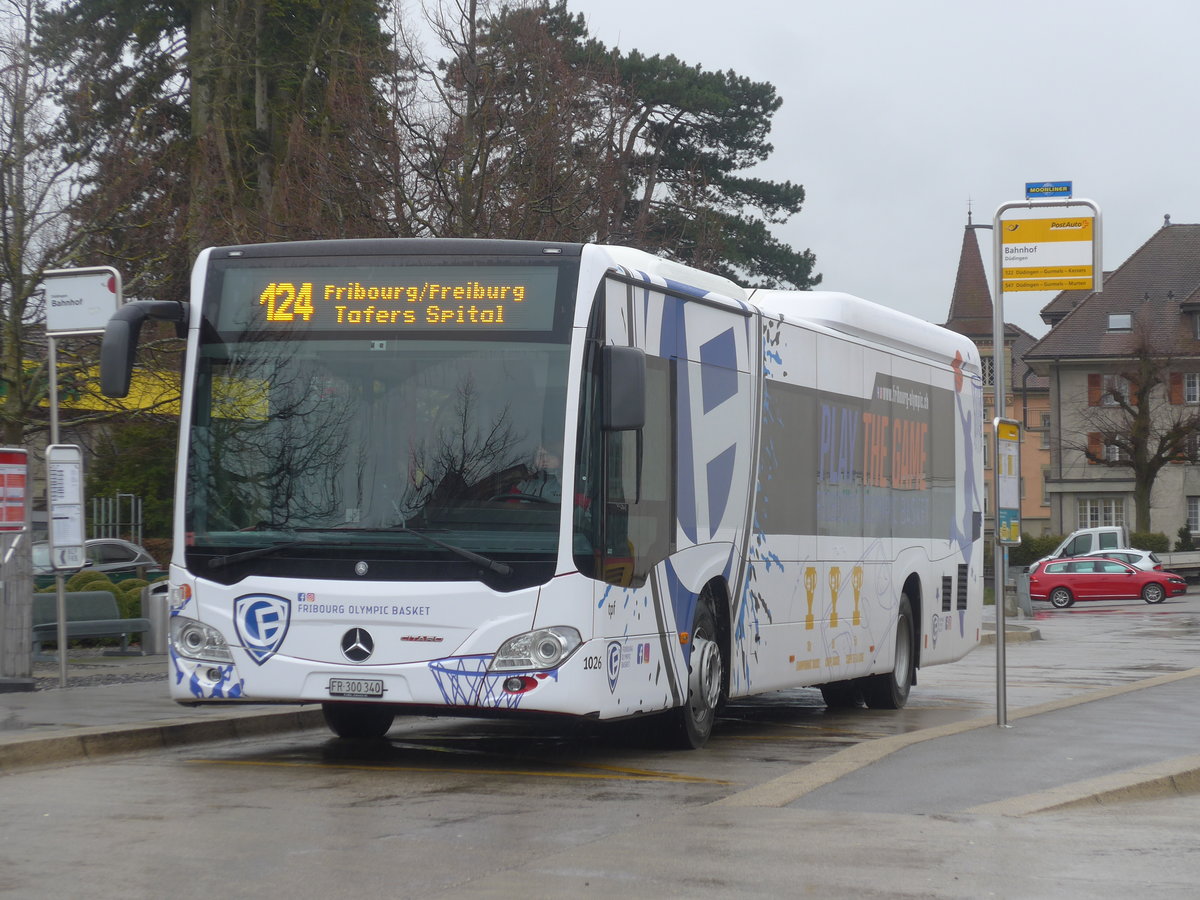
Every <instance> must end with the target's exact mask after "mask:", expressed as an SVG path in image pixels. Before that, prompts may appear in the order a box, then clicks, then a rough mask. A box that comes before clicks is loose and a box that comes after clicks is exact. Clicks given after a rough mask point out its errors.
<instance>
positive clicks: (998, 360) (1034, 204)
mask: <svg viewBox="0 0 1200 900" xmlns="http://www.w3.org/2000/svg"><path fill="white" fill-rule="evenodd" d="M1025 196H1026V200H1025V201H1023V202H1020V201H1017V202H1012V203H1005V204H1003V205H1001V206H1000V207H999V208H998V209H997V210H996V215H995V216H994V217H993V219H992V262H993V271H994V273H995V275H994V277H995V284H996V302H995V303H993V304H992V360H993V366H994V373H995V374H994V379H995V383H994V395H995V398H996V410H995V411H996V416H997V418H996V427H995V435H996V449H997V452H996V455H995V456H994V457H993V458H994V459H995V461H996V469H995V475H996V477H994V478H993V479H992V481H993V484H994V490H995V495H994V496H995V498H996V502H995V509H996V519H995V527H994V529H993V532H992V535H993V545H992V546H993V553H992V563H993V565H992V591H993V594H994V596H995V603H996V724H997V725H999V726H1000V727H1002V728H1007V727H1009V726H1008V709H1007V702H1008V701H1007V696H1006V690H1007V686H1006V671H1005V647H1004V628H1005V623H1004V576H1005V572H1004V569H1005V566H1004V562H1005V560H1006V557H1007V554H1008V549H1007V548H1008V547H1009V546H1015V545H1017V544H1020V542H1021V539H1020V518H1019V509H1020V503H1021V499H1020V484H1019V476H1018V481H1017V486H1016V500H1015V504H1014V505H1015V506H1016V508H1017V510H1018V516H1017V523H1016V528H1017V534H1016V540H1011V539H1010V540H1008V541H1003V540H1002V539H1001V519H1000V512H1001V507H1002V506H1004V503H1003V502H1002V500H1001V497H1000V490H1001V478H1000V447H1001V443H1000V429H1001V426H1002V425H1003V424H1006V423H1011V421H1012V420H1005V419H1003V418H1002V417H1001V414H1002V413H1003V412H1004V403H1005V399H1006V395H1007V388H1006V381H1005V377H1006V376H1005V372H1004V368H1005V367H1004V294H1005V292H1007V291H1064V290H1091V291H1094V292H1096V293H1099V292H1100V291H1101V290H1103V288H1104V268H1103V265H1102V263H1101V258H1102V257H1101V241H1100V233H1101V228H1100V207H1099V206H1098V205H1097V204H1096V203H1094V202H1093V201H1091V200H1084V199H1078V200H1074V199H1071V196H1072V186H1071V182H1069V181H1039V182H1030V183H1028V184H1026V185H1025ZM1046 197H1056V198H1060V199H1044V198H1046ZM1071 206H1086V207H1088V208H1089V209H1091V210H1092V212H1093V214H1094V216H1093V217H1089V218H1066V217H1064V218H1046V217H1041V218H1037V219H1010V220H1008V221H1005V220H1004V214H1005V213H1006V212H1008V211H1009V210H1013V209H1037V210H1044V209H1053V208H1056V207H1057V208H1065V207H1071ZM1009 434H1010V435H1011V432H1009ZM1015 437H1016V441H1017V443H1012V444H1006V445H1005V446H1006V447H1009V448H1011V449H1006V450H1005V451H1004V452H1005V453H1006V454H1012V456H1013V458H1017V457H1019V454H1020V445H1019V441H1020V430H1019V426H1018V429H1017V434H1016V436H1015ZM1010 440H1011V438H1010ZM1007 484H1008V485H1009V488H1008V489H1009V490H1011V484H1012V482H1011V481H1009V482H1007ZM1012 527H1013V526H1012V523H1011V521H1010V522H1009V523H1008V524H1007V526H1006V531H1007V534H1008V535H1009V536H1010V537H1011V532H1012Z"/></svg>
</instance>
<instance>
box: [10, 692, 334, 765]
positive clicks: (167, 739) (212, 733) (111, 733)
mask: <svg viewBox="0 0 1200 900" xmlns="http://www.w3.org/2000/svg"><path fill="white" fill-rule="evenodd" d="M324 725H325V722H324V718H323V717H322V715H321V708H320V707H319V706H305V707H300V708H296V709H286V710H281V711H277V712H276V711H272V712H261V711H244V712H238V713H236V714H234V715H225V716H220V717H214V718H211V719H188V718H180V719H167V720H164V721H162V722H155V723H153V724H149V725H118V726H103V725H97V726H92V727H88V728H75V729H71V730H70V731H58V732H50V733H45V734H42V735H37V736H28V735H23V736H16V737H6V738H0V775H2V774H8V773H10V772H15V771H17V770H18V769H28V768H35V767H36V768H44V767H48V766H61V765H68V764H72V763H77V762H88V761H92V760H98V759H103V758H106V757H111V756H118V755H122V754H129V753H141V752H145V751H147V750H167V749H173V748H178V747H185V746H188V745H190V744H202V743H211V742H213V741H227V740H244V739H248V738H255V737H262V736H264V735H272V734H282V733H285V732H290V731H303V730H307V729H312V728H323V727H324Z"/></svg>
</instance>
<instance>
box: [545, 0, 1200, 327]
mask: <svg viewBox="0 0 1200 900" xmlns="http://www.w3.org/2000/svg"><path fill="white" fill-rule="evenodd" d="M568 7H569V8H570V9H571V10H572V11H575V12H582V13H583V14H584V15H585V17H586V18H587V21H588V25H589V29H590V31H591V33H592V35H593V36H595V37H597V38H599V39H600V40H602V41H604V42H605V43H606V44H608V45H610V46H612V45H617V46H620V47H621V48H622V49H625V50H630V49H638V50H640V51H642V52H644V53H647V54H651V55H652V54H654V53H660V54H663V55H666V54H668V53H673V54H675V55H676V56H677V57H679V58H680V59H682V60H683V61H685V62H688V63H692V64H695V63H699V64H701V65H702V66H704V67H705V68H706V69H719V70H725V69H733V70H734V71H735V72H737V73H738V74H739V75H744V76H747V77H750V78H753V79H755V80H757V81H769V82H771V83H772V84H773V85H775V87H776V89H777V90H778V92H779V95H780V96H781V97H782V98H783V106H782V107H781V108H780V109H779V111H778V112H777V113H776V114H775V120H774V129H773V131H772V136H771V140H772V143H773V144H774V146H775V153H774V155H773V158H772V159H771V160H770V161H769V162H768V163H767V164H765V165H764V166H763V167H761V169H760V170H759V171H758V172H757V174H759V175H760V176H762V177H766V178H771V179H775V180H784V179H790V180H792V181H795V182H799V183H800V184H803V185H804V187H805V191H806V193H807V201H806V203H805V207H804V209H803V211H802V212H801V213H800V214H799V215H798V216H795V217H794V218H793V219H792V220H791V221H790V222H789V223H788V224H787V225H784V226H780V227H778V228H777V229H776V233H777V234H778V236H779V237H780V238H781V239H783V240H785V241H787V242H788V243H790V244H792V245H793V246H796V247H801V248H804V247H807V248H809V249H811V250H812V251H813V252H814V253H815V254H816V257H817V270H818V271H819V272H821V273H822V274H823V275H824V281H823V282H822V284H821V287H822V288H825V289H830V290H844V291H848V292H850V293H854V294H858V295H860V296H863V297H867V298H869V299H871V300H875V301H877V302H880V303H884V304H886V305H888V306H893V307H895V308H897V309H901V310H904V311H905V312H909V313H912V314H913V315H917V316H920V317H922V318H926V319H929V320H930V321H934V322H939V323H940V322H944V321H945V319H946V314H947V312H948V310H949V304H950V295H951V293H952V291H953V288H954V274H955V269H956V266H957V263H958V255H959V250H960V248H961V246H962V234H963V226H964V225H965V224H966V216H967V203H968V199H969V200H970V201H971V202H972V206H973V209H974V221H975V222H976V223H985V224H990V223H991V221H992V217H993V215H994V214H995V212H996V209H997V207H999V206H1000V205H1001V204H1003V203H1007V202H1010V201H1020V200H1023V199H1024V195H1025V194H1024V191H1025V183H1026V182H1030V181H1058V180H1069V181H1072V182H1073V183H1074V191H1075V194H1074V195H1075V197H1076V198H1080V197H1083V198H1087V199H1090V200H1094V201H1095V202H1096V203H1097V204H1098V205H1099V206H1100V209H1101V211H1102V214H1103V238H1104V266H1105V268H1107V269H1112V268H1115V267H1116V266H1117V265H1119V264H1120V263H1121V262H1123V261H1124V260H1125V259H1126V258H1127V257H1128V256H1129V255H1130V254H1131V253H1132V252H1133V251H1134V250H1136V249H1137V248H1138V247H1139V246H1141V244H1142V243H1144V242H1145V241H1146V240H1147V239H1148V238H1149V237H1150V235H1151V234H1153V233H1154V231H1155V230H1157V229H1158V228H1159V227H1160V226H1161V225H1162V223H1163V215H1164V214H1170V216H1171V220H1172V221H1173V222H1176V223H1195V222H1200V208H1198V207H1200V175H1198V173H1197V158H1198V156H1200V153H1198V151H1197V147H1198V146H1200V141H1198V140H1197V131H1198V130H1200V117H1198V116H1197V108H1196V107H1197V102H1196V99H1195V98H1196V96H1197V83H1198V82H1197V65H1196V59H1197V38H1198V36H1200V2H1197V0H1141V2H1136V3H1135V2H1129V0H1002V2H986V3H985V2H973V0H895V2H888V0H790V2H789V0H738V2H734V3H730V2H715V0H689V2H681V0H568ZM1071 213H1072V214H1074V215H1085V214H1087V210H1086V209H1084V208H1082V207H1079V208H1076V209H1074V210H1073V211H1071ZM1020 214H1024V211H1022V213H1019V214H1018V213H1012V214H1009V217H1012V216H1013V215H1020ZM1029 215H1040V213H1037V214H1029ZM976 233H977V235H978V236H979V237H980V246H981V249H982V251H983V256H984V263H985V266H986V267H987V269H988V271H989V273H990V272H991V265H992V263H991V243H990V235H991V232H989V231H980V232H976ZM1053 296H1054V295H1053V294H1051V293H1036V292H1021V293H1009V294H1006V295H1005V319H1006V320H1008V321H1010V322H1014V323H1016V324H1018V325H1020V326H1021V327H1023V328H1025V329H1026V330H1028V331H1030V332H1031V333H1033V334H1035V335H1039V336H1040V335H1041V334H1043V333H1044V332H1045V330H1046V326H1045V325H1044V324H1043V323H1042V321H1041V319H1040V318H1039V316H1038V311H1039V310H1040V309H1041V307H1042V306H1044V305H1045V304H1046V303H1048V302H1049V301H1050V300H1051V299H1052V297H1053Z"/></svg>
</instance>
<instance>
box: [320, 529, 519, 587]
mask: <svg viewBox="0 0 1200 900" xmlns="http://www.w3.org/2000/svg"><path fill="white" fill-rule="evenodd" d="M333 530H337V531H360V532H368V533H370V532H376V533H383V532H392V531H399V532H401V533H403V534H411V535H412V536H413V537H416V538H420V539H421V540H423V541H424V542H425V543H427V544H430V545H432V546H434V547H438V548H440V549H442V550H446V551H448V552H450V553H453V554H454V555H456V556H459V557H462V558H463V559H465V560H466V561H467V562H471V563H475V565H477V566H483V568H485V569H487V570H488V571H490V572H495V573H496V574H497V575H503V576H505V577H507V576H509V575H511V574H512V573H513V570H512V566H510V565H508V564H507V563H502V562H499V561H497V560H494V559H488V557H486V556H480V555H479V554H478V553H476V552H474V551H473V550H468V549H467V548H466V547H456V546H455V545H454V544H448V543H446V542H445V541H442V540H438V539H437V538H435V537H432V536H431V535H428V534H426V533H425V532H423V531H417V529H415V528H409V527H408V526H407V525H389V526H388V527H386V528H338V529H333Z"/></svg>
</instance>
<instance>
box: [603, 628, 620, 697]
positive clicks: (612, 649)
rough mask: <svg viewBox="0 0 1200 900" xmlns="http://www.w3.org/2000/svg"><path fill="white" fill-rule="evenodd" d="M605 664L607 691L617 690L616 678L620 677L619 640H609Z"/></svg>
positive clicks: (614, 691)
mask: <svg viewBox="0 0 1200 900" xmlns="http://www.w3.org/2000/svg"><path fill="white" fill-rule="evenodd" d="M605 666H606V668H607V669H608V690H609V693H612V694H615V693H616V692H617V679H618V678H620V677H621V642H620V641H609V642H608V654H607V659H606V661H605Z"/></svg>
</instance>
